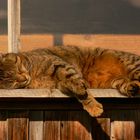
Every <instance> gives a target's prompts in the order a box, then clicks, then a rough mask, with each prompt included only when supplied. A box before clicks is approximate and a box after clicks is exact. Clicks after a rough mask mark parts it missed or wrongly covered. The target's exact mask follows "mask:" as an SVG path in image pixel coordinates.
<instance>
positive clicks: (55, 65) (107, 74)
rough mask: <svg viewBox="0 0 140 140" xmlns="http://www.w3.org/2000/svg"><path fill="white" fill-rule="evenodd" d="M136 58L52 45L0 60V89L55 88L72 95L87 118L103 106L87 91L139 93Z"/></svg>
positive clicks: (138, 60) (139, 65)
mask: <svg viewBox="0 0 140 140" xmlns="http://www.w3.org/2000/svg"><path fill="white" fill-rule="evenodd" d="M139 81H140V57H139V56H137V55H134V54H131V53H126V52H120V51H115V50H107V49H100V48H96V49H92V48H86V49H82V48H80V47H76V46H55V47H51V48H45V49H38V50H33V51H29V52H22V53H18V54H14V53H9V54H3V55H2V56H1V58H0V88H9V89H11V88H50V89H53V88H58V89H60V90H61V91H62V92H64V93H67V94H69V95H70V96H75V97H76V98H77V99H78V100H79V101H80V102H81V103H82V105H83V108H84V109H85V110H87V111H88V112H89V114H90V115H91V116H99V115H101V113H102V112H103V107H102V105H101V104H100V103H98V102H97V101H96V100H95V99H94V98H93V96H91V95H90V93H88V91H87V88H115V89H118V90H119V91H120V93H121V94H124V95H127V96H133V95H135V94H138V93H139V87H140V83H139Z"/></svg>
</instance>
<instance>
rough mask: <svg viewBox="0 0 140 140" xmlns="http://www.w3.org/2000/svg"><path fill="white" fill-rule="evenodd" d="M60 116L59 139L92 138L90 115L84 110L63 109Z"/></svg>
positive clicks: (77, 139) (81, 139)
mask: <svg viewBox="0 0 140 140" xmlns="http://www.w3.org/2000/svg"><path fill="white" fill-rule="evenodd" d="M61 116H63V117H62V118H61V129H60V131H61V140H92V134H91V131H92V126H91V117H90V116H89V115H88V114H87V113H86V112H85V111H68V112H66V111H65V112H62V113H61Z"/></svg>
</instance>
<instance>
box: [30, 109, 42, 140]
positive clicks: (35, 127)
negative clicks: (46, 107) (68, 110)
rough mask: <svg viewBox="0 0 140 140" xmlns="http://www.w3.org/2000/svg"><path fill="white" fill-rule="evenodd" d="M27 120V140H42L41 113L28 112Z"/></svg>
mask: <svg viewBox="0 0 140 140" xmlns="http://www.w3.org/2000/svg"><path fill="white" fill-rule="evenodd" d="M29 120H30V122H29V140H43V111H30V112H29Z"/></svg>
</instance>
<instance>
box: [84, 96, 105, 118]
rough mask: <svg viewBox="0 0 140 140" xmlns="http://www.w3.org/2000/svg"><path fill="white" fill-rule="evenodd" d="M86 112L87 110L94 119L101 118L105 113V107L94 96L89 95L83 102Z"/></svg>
mask: <svg viewBox="0 0 140 140" xmlns="http://www.w3.org/2000/svg"><path fill="white" fill-rule="evenodd" d="M82 105H83V108H84V110H86V111H87V112H88V113H89V114H90V115H91V116H92V117H98V116H101V114H102V113H103V106H102V104H100V103H99V102H98V101H96V100H95V98H94V97H93V96H92V95H88V97H87V99H85V100H83V101H82Z"/></svg>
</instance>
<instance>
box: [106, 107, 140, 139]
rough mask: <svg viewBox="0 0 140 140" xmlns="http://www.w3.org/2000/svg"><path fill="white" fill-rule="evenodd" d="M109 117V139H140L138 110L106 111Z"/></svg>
mask: <svg viewBox="0 0 140 140" xmlns="http://www.w3.org/2000/svg"><path fill="white" fill-rule="evenodd" d="M108 113H109V114H110V117H111V120H112V121H111V140H137V139H140V133H139V132H140V123H139V122H140V111H139V110H117V111H116V110H114V111H109V112H108Z"/></svg>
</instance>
